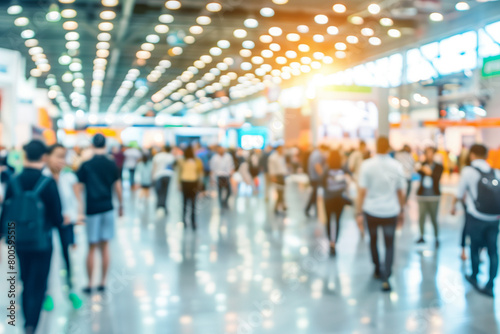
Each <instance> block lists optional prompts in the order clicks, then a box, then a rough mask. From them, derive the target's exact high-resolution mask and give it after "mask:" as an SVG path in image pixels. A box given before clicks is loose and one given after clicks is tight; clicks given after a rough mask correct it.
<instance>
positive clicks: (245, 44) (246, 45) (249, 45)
mask: <svg viewBox="0 0 500 334" xmlns="http://www.w3.org/2000/svg"><path fill="white" fill-rule="evenodd" d="M241 45H242V46H243V47H244V48H245V49H253V48H254V47H255V43H254V42H253V41H244V42H243V43H241Z"/></svg>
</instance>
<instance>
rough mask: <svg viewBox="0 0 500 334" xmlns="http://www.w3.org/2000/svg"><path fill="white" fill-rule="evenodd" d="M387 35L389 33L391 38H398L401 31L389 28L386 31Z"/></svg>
mask: <svg viewBox="0 0 500 334" xmlns="http://www.w3.org/2000/svg"><path fill="white" fill-rule="evenodd" d="M387 35H389V36H391V37H393V38H399V37H401V31H399V30H398V29H389V31H388V32H387Z"/></svg>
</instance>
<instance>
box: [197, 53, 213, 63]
mask: <svg viewBox="0 0 500 334" xmlns="http://www.w3.org/2000/svg"><path fill="white" fill-rule="evenodd" d="M200 60H201V61H202V62H204V63H205V64H210V63H211V62H212V60H213V59H212V57H210V56H209V55H203V56H201V57H200Z"/></svg>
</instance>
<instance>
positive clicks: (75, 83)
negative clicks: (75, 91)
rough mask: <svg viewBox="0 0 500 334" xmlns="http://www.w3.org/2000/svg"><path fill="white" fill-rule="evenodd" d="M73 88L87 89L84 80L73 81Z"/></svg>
mask: <svg viewBox="0 0 500 334" xmlns="http://www.w3.org/2000/svg"><path fill="white" fill-rule="evenodd" d="M73 87H75V88H82V87H85V81H84V80H83V79H75V80H73Z"/></svg>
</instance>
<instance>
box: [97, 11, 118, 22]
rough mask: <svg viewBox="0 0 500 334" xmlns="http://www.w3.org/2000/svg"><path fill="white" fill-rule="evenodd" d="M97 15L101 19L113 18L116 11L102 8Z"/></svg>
mask: <svg viewBox="0 0 500 334" xmlns="http://www.w3.org/2000/svg"><path fill="white" fill-rule="evenodd" d="M99 17H100V18H101V19H102V20H113V19H114V18H115V17H116V13H115V12H113V11H112V10H104V11H102V12H101V14H100V15H99Z"/></svg>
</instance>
